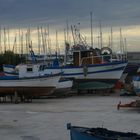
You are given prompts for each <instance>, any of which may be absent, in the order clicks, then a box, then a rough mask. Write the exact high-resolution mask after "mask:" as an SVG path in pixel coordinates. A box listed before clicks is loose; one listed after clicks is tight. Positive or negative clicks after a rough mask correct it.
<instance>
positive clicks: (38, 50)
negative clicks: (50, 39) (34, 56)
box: [37, 26, 40, 55]
mask: <svg viewBox="0 0 140 140" xmlns="http://www.w3.org/2000/svg"><path fill="white" fill-rule="evenodd" d="M37 31H38V54H39V55H40V32H39V26H38V27H37Z"/></svg>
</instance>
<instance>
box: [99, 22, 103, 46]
mask: <svg viewBox="0 0 140 140" xmlns="http://www.w3.org/2000/svg"><path fill="white" fill-rule="evenodd" d="M99 25H100V48H102V47H103V36H102V24H101V21H99Z"/></svg>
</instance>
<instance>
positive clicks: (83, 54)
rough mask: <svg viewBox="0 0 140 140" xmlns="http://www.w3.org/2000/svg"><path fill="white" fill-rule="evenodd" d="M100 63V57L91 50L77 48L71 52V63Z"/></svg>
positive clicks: (76, 64) (78, 64) (77, 64)
mask: <svg viewBox="0 0 140 140" xmlns="http://www.w3.org/2000/svg"><path fill="white" fill-rule="evenodd" d="M98 63H101V58H99V56H98V55H97V53H96V51H95V50H94V49H93V50H77V51H74V52H73V65H74V66H81V65H89V64H98Z"/></svg>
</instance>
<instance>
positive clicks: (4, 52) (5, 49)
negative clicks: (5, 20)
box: [4, 27, 6, 53]
mask: <svg viewBox="0 0 140 140" xmlns="http://www.w3.org/2000/svg"><path fill="white" fill-rule="evenodd" d="M5 52H6V31H5V27H4V53H5Z"/></svg>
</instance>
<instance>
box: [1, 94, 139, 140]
mask: <svg viewBox="0 0 140 140" xmlns="http://www.w3.org/2000/svg"><path fill="white" fill-rule="evenodd" d="M138 98H139V97H119V96H91V95H89V96H87V95H86V96H73V97H68V98H61V99H42V100H34V101H33V103H20V104H10V103H5V104H2V103H1V104H0V140H69V139H70V138H69V131H67V130H66V124H67V123H69V122H71V123H72V125H79V126H88V127H106V128H108V129H113V130H118V131H125V132H127V131H133V132H137V133H140V109H120V110H117V104H118V103H119V101H122V102H123V103H128V102H129V101H132V100H135V99H138Z"/></svg>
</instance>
